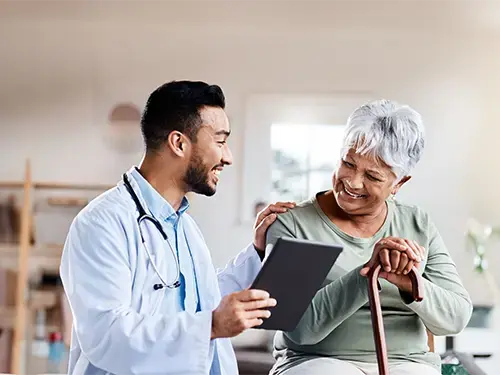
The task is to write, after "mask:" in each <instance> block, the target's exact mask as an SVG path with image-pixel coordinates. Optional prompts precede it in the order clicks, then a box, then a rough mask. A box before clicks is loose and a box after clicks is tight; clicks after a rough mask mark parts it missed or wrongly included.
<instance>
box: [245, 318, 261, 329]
mask: <svg viewBox="0 0 500 375" xmlns="http://www.w3.org/2000/svg"><path fill="white" fill-rule="evenodd" d="M262 323H264V321H263V320H262V319H258V318H255V319H251V320H249V321H248V323H247V327H248V328H253V327H258V326H260V325H261V324H262Z"/></svg>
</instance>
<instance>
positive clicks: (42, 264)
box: [0, 159, 115, 374]
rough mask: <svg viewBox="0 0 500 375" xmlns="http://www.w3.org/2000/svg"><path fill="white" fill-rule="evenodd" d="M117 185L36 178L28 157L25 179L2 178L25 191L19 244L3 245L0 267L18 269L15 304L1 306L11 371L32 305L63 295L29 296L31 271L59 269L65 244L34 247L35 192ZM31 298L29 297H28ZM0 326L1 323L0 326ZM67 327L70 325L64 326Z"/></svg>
mask: <svg viewBox="0 0 500 375" xmlns="http://www.w3.org/2000/svg"><path fill="white" fill-rule="evenodd" d="M114 186H115V185H103V184H73V183H63V182H51V181H33V179H32V172H31V163H30V160H29V159H28V160H26V165H25V173H24V178H23V180H22V181H3V182H1V181H0V189H19V190H22V192H23V197H22V209H21V215H20V233H19V239H18V241H19V243H18V244H0V268H4V269H12V270H15V271H16V285H15V307H14V306H13V307H12V308H9V309H6V308H3V309H0V323H1V324H9V326H10V327H11V328H12V329H13V335H12V336H13V338H12V358H11V362H10V372H11V373H14V374H17V373H20V368H21V361H22V358H23V354H22V348H23V346H22V343H23V341H24V338H25V334H26V329H27V322H26V320H27V318H30V316H29V314H30V313H31V312H32V310H33V308H39V307H40V306H41V307H40V308H43V306H45V305H44V304H50V303H52V302H54V298H55V300H56V301H57V299H58V298H61V297H60V296H59V297H57V295H54V296H52V297H50V296H49V295H47V294H45V295H43V294H37V293H38V292H34V293H33V294H29V295H27V293H29V292H28V287H29V283H30V274H31V273H32V272H38V271H40V270H44V271H54V272H55V273H57V272H58V271H59V266H60V261H61V253H62V246H39V245H36V246H32V245H30V243H31V236H32V224H33V215H34V204H33V201H34V200H33V194H34V193H35V192H36V191H37V190H71V191H76V190H78V191H97V192H103V191H106V190H109V189H111V188H113V187H114ZM84 199H87V198H83V199H80V198H79V199H76V198H69V197H56V198H54V197H52V198H49V201H48V204H49V205H58V206H80V205H85V204H86V202H85V201H84ZM28 297H29V299H28ZM64 305H65V303H63V310H68V311H69V307H67V306H66V307H65V306H64ZM68 311H63V312H64V315H68ZM64 320H65V325H68V324H69V326H70V325H71V323H68V319H67V317H65V318H64ZM0 327H1V325H0ZM65 329H67V327H65Z"/></svg>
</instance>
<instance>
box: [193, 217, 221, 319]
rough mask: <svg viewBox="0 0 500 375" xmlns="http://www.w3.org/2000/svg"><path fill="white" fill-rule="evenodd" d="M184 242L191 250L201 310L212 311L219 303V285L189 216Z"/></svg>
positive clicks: (204, 244) (203, 245) (206, 249)
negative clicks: (185, 241)
mask: <svg viewBox="0 0 500 375" xmlns="http://www.w3.org/2000/svg"><path fill="white" fill-rule="evenodd" d="M184 225H185V228H186V233H187V234H188V235H187V236H186V240H187V242H188V245H189V248H190V249H191V256H192V257H193V264H194V270H195V272H196V280H197V283H198V290H199V295H200V306H201V309H202V310H213V309H215V308H216V307H217V305H218V304H219V302H220V298H221V297H220V291H219V284H218V282H217V275H216V273H215V268H214V266H213V264H212V258H211V256H210V251H209V250H208V247H207V245H206V243H205V240H204V238H203V236H202V235H201V232H200V230H199V229H198V227H197V226H196V224H195V223H194V220H193V219H192V218H190V217H189V216H187V217H186V220H185V224H184Z"/></svg>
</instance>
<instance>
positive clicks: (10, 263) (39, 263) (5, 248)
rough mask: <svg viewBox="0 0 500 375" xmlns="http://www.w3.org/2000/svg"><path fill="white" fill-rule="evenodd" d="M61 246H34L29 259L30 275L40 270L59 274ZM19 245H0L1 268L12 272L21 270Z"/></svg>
mask: <svg viewBox="0 0 500 375" xmlns="http://www.w3.org/2000/svg"><path fill="white" fill-rule="evenodd" d="M61 254H62V245H61V246H57V247H56V246H32V247H31V248H30V256H29V259H28V264H27V266H28V273H30V274H31V273H34V272H37V271H39V270H45V271H50V272H58V270H59V265H60V263H61ZM18 257H19V245H16V244H12V245H11V244H0V268H2V269H8V270H12V271H18V270H19V264H18Z"/></svg>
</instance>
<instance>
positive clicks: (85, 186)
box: [0, 181, 115, 191]
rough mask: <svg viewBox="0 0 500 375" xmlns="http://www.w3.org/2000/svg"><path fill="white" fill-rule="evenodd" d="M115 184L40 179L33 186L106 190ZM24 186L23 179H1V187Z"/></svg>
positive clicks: (19, 187)
mask: <svg viewBox="0 0 500 375" xmlns="http://www.w3.org/2000/svg"><path fill="white" fill-rule="evenodd" d="M114 186H115V185H102V184H80V183H75V184H73V183H70V182H50V181H38V182H36V181H35V182H33V183H32V187H33V188H35V189H44V190H96V191H106V190H109V189H111V188H113V187H114ZM23 187H24V182H23V181H0V189H2V188H3V189H22V188H23Z"/></svg>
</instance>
